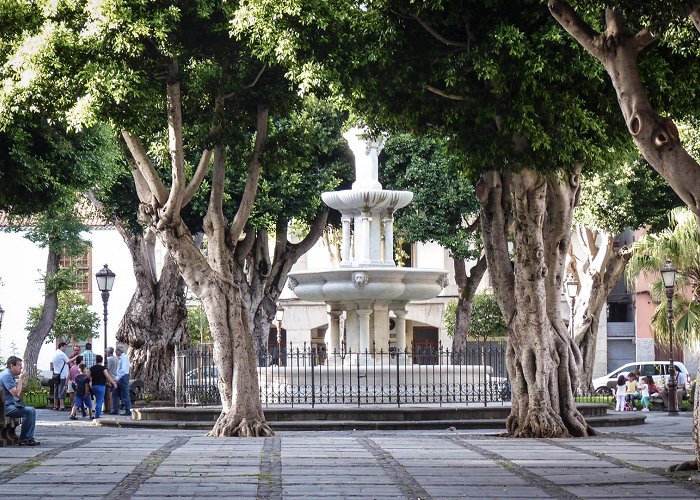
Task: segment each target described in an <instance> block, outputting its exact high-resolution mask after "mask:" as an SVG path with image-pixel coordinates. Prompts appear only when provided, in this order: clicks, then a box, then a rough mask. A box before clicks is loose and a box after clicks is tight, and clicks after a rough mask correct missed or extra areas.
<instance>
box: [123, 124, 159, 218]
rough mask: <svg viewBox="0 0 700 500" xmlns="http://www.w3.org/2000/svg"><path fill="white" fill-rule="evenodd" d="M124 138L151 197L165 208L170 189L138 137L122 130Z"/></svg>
mask: <svg viewBox="0 0 700 500" xmlns="http://www.w3.org/2000/svg"><path fill="white" fill-rule="evenodd" d="M122 137H123V138H124V142H125V143H126V146H127V147H128V148H129V152H130V153H131V156H132V157H133V159H134V162H135V163H136V169H137V170H138V171H139V172H140V174H141V176H142V177H143V179H144V181H145V182H146V184H147V185H148V189H149V190H150V195H151V196H153V197H154V198H155V200H156V202H157V203H158V205H159V206H163V205H164V204H165V202H166V200H167V199H168V194H169V193H168V188H166V187H165V185H164V184H163V181H162V180H161V178H160V177H159V176H158V172H156V169H155V168H154V167H153V165H152V164H151V161H150V160H149V158H148V154H146V149H145V148H144V147H143V144H142V143H141V140H140V139H139V138H138V137H136V136H133V135H131V134H130V133H129V132H128V131H127V130H122ZM137 187H138V185H137ZM149 198H150V196H149ZM149 202H150V199H149Z"/></svg>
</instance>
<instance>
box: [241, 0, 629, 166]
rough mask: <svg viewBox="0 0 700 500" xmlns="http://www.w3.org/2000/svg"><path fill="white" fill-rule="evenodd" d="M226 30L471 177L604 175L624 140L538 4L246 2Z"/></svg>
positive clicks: (599, 82)
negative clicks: (432, 144)
mask: <svg viewBox="0 0 700 500" xmlns="http://www.w3.org/2000/svg"><path fill="white" fill-rule="evenodd" d="M312 17H313V19H315V20H317V22H315V23H314V24H310V23H308V22H306V21H305V20H308V19H309V18H312ZM234 27H235V29H236V32H237V33H239V34H245V35H246V36H247V35H249V34H250V36H251V39H252V41H253V42H254V43H256V50H258V52H259V53H261V54H262V55H263V56H264V57H268V58H270V59H271V60H275V61H282V62H283V63H285V64H287V65H288V67H289V71H290V73H291V74H292V75H293V76H294V77H295V78H296V79H297V81H298V82H299V83H300V84H301V85H302V86H305V85H308V84H309V83H312V82H314V81H323V82H330V84H329V88H337V89H338V90H339V91H340V92H341V93H342V95H343V96H344V97H345V98H347V99H349V100H350V101H351V102H352V105H353V107H354V109H356V110H357V111H358V113H359V114H360V115H361V116H362V117H363V118H364V119H365V120H366V121H367V122H368V123H369V124H370V125H371V126H375V127H379V128H381V129H384V130H405V129H406V128H407V127H410V128H412V129H413V130H414V131H417V132H419V133H421V132H424V131H427V130H431V129H434V130H438V131H439V132H440V133H441V134H442V136H443V137H445V138H447V139H448V140H449V141H450V143H451V145H452V146H453V147H454V148H456V149H459V150H460V151H461V153H462V155H463V157H464V158H465V161H467V162H468V163H466V165H468V167H469V168H470V170H471V171H473V172H477V173H478V172H480V171H482V170H484V169H490V168H498V169H501V168H518V167H528V168H537V169H540V170H544V171H551V170H555V169H560V168H568V167H569V166H570V165H571V164H572V163H574V162H580V163H583V164H585V165H586V166H589V167H595V166H600V165H603V164H604V163H605V162H606V161H609V160H610V159H611V156H612V154H613V153H614V146H618V145H619V142H620V140H621V139H623V138H624V140H625V141H626V140H627V138H626V137H624V136H623V132H624V128H623V123H622V120H621V119H620V118H619V116H617V114H616V112H615V109H614V106H615V103H614V100H613V94H612V88H611V87H610V85H609V83H608V82H607V79H606V78H604V73H603V71H602V68H600V67H599V66H598V65H597V63H596V62H595V61H592V60H590V59H589V58H587V57H583V54H582V52H581V49H580V48H579V47H578V46H577V45H576V43H575V41H573V40H571V39H570V37H568V36H567V35H566V34H565V33H562V32H561V30H560V28H559V27H558V25H556V23H555V22H554V21H553V19H551V17H550V16H549V13H548V11H547V9H546V8H545V6H544V5H543V4H542V2H539V1H535V0H531V1H520V2H517V5H513V3H512V2H505V1H492V2H488V3H486V4H484V3H483V2H476V1H466V2H463V1H440V2H437V1H435V2H421V3H414V2H408V1H398V0H395V1H391V0H377V1H371V2H367V3H366V4H363V6H362V7H358V6H357V4H355V3H353V2H345V1H342V0H338V1H334V2H325V1H324V2H320V1H319V2H304V3H303V5H302V4H301V3H298V2H293V1H289V2H278V1H277V0H274V1H273V0H250V1H249V2H246V3H245V4H244V5H243V9H242V10H240V11H239V13H238V15H237V17H236V19H235V23H234ZM251 33H252V34H251ZM348 38H349V39H351V40H352V41H351V42H348V41H347V39H348Z"/></svg>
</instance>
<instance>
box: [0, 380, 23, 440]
mask: <svg viewBox="0 0 700 500" xmlns="http://www.w3.org/2000/svg"><path fill="white" fill-rule="evenodd" d="M21 421H22V420H21V419H20V418H18V417H8V416H7V415H5V392H4V391H0V446H12V445H16V444H19V436H17V427H18V426H19V424H20V422H21Z"/></svg>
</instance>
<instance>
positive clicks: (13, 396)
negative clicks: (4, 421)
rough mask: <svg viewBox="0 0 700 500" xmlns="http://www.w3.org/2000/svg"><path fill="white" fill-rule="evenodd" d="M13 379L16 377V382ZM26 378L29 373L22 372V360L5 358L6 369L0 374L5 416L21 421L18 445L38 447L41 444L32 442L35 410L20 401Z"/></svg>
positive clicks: (12, 357)
mask: <svg viewBox="0 0 700 500" xmlns="http://www.w3.org/2000/svg"><path fill="white" fill-rule="evenodd" d="M15 377H18V380H17V381H15ZM28 377H29V373H27V372H25V371H23V370H22V360H21V359H20V358H18V357H17V356H10V357H9V358H7V368H6V369H5V370H3V371H2V372H0V390H2V391H3V392H4V396H5V415H7V416H8V417H13V418H17V417H19V418H21V419H22V430H21V431H20V433H19V445H20V446H38V445H40V444H41V443H40V442H39V441H36V440H34V427H35V425H36V410H35V409H34V408H32V407H31V406H27V405H25V404H24V403H23V402H22V401H20V398H21V397H22V390H23V389H24V384H25V382H26V381H27V378H28Z"/></svg>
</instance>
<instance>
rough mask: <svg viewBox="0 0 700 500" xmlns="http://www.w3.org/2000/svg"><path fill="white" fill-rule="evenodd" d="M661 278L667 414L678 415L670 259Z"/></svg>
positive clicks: (673, 274)
mask: <svg viewBox="0 0 700 500" xmlns="http://www.w3.org/2000/svg"><path fill="white" fill-rule="evenodd" d="M661 278H662V279H663V280H664V287H665V288H666V315H667V316H668V349H669V353H670V354H669V359H670V362H669V365H668V385H667V390H668V414H669V415H678V399H677V398H676V394H677V392H678V382H677V380H676V367H675V365H674V364H673V293H674V291H675V288H676V268H675V267H673V264H672V263H671V259H669V258H668V257H666V263H665V264H664V265H663V267H662V268H661Z"/></svg>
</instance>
